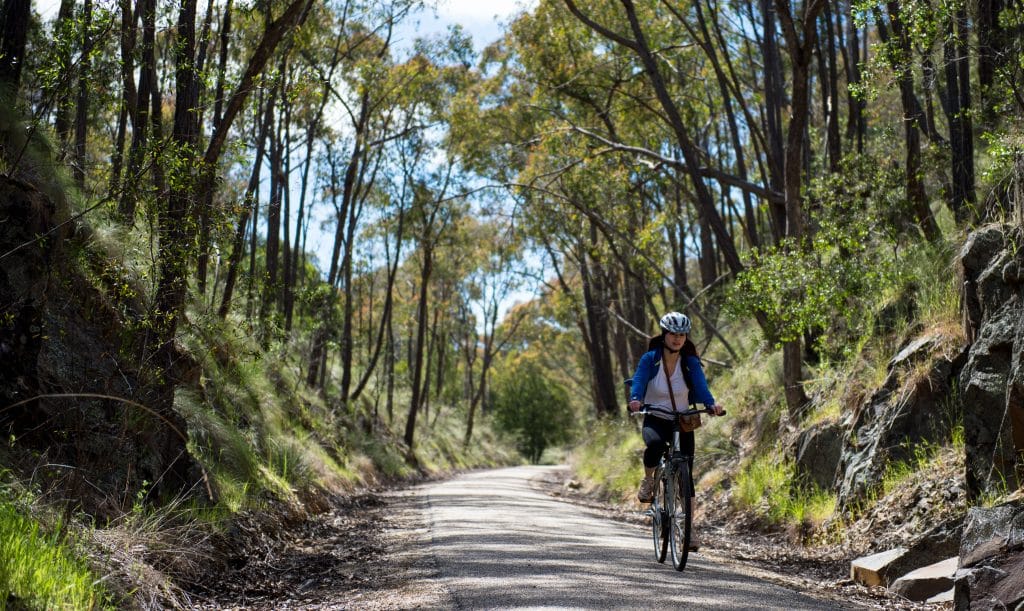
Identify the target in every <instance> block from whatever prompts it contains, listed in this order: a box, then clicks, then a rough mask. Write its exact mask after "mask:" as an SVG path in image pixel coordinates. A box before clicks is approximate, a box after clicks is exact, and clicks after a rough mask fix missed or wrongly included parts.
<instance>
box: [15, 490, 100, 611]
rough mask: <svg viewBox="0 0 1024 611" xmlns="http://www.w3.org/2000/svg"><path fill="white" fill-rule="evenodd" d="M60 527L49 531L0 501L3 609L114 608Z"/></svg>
mask: <svg viewBox="0 0 1024 611" xmlns="http://www.w3.org/2000/svg"><path fill="white" fill-rule="evenodd" d="M60 532H61V528H60V527H59V525H58V526H57V528H55V529H54V531H53V532H48V531H47V530H46V529H44V528H43V527H42V526H41V525H40V524H39V523H38V522H36V521H35V520H34V519H32V518H30V517H28V515H26V513H24V512H23V510H22V509H21V508H20V507H18V506H17V505H16V504H15V503H12V502H10V501H8V500H0V607H4V606H6V605H11V604H13V605H14V606H15V607H16V608H33V609H96V608H113V605H112V604H111V601H110V599H109V596H108V594H107V593H106V591H105V590H104V588H103V586H102V585H101V584H100V582H99V581H98V580H97V579H96V578H95V576H94V575H93V574H92V572H91V571H90V570H89V568H88V566H87V565H86V563H85V562H84V561H83V560H81V559H79V558H78V557H76V555H75V554H74V552H73V551H72V549H71V546H69V544H68V540H67V538H66V537H65V536H64V535H62V534H60Z"/></svg>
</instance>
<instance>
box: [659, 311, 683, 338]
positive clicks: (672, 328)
mask: <svg viewBox="0 0 1024 611" xmlns="http://www.w3.org/2000/svg"><path fill="white" fill-rule="evenodd" d="M658 324H659V325H660V326H661V328H662V330H664V331H668V332H669V333H689V332H690V319H689V318H688V317H687V316H686V314H680V313H679V312H669V313H668V314H666V315H664V316H662V317H661V320H659V321H658Z"/></svg>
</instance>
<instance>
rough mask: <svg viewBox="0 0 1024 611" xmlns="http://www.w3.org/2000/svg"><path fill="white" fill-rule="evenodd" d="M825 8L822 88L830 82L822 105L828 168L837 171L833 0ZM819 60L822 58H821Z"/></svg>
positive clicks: (838, 144) (839, 147)
mask: <svg viewBox="0 0 1024 611" xmlns="http://www.w3.org/2000/svg"><path fill="white" fill-rule="evenodd" d="M824 3H825V9H824V12H823V13H822V17H823V18H824V23H823V26H824V27H823V29H822V31H823V32H825V33H826V36H825V38H824V40H823V41H822V42H823V43H824V45H825V51H826V54H825V59H826V62H825V63H826V65H827V70H826V75H825V78H823V79H822V89H825V84H826V83H827V84H828V88H827V91H828V94H827V95H826V96H825V103H824V105H823V107H822V110H823V112H824V113H825V134H826V141H827V144H826V147H825V149H826V151H828V169H829V171H830V172H832V173H835V172H838V171H839V161H840V159H842V157H843V150H842V141H841V140H840V138H839V70H838V68H837V66H836V38H835V34H834V32H835V30H834V29H833V24H832V9H831V3H832V0H824ZM819 61H821V60H820V58H819Z"/></svg>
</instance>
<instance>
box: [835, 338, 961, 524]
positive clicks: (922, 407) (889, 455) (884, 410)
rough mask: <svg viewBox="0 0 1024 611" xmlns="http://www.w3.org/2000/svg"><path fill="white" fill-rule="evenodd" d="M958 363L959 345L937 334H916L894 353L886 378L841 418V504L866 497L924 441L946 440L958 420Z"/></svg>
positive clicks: (845, 504) (911, 456) (911, 455)
mask: <svg viewBox="0 0 1024 611" xmlns="http://www.w3.org/2000/svg"><path fill="white" fill-rule="evenodd" d="M962 362H963V356H962V354H961V353H960V348H959V346H955V345H954V343H953V342H951V341H950V339H949V338H946V337H944V336H942V335H941V334H935V335H928V336H924V337H921V338H918V339H916V340H914V341H912V342H910V343H908V344H907V345H906V346H904V347H903V349H902V350H900V353H899V354H898V355H896V357H895V358H893V360H892V361H891V362H890V363H889V373H888V375H887V376H886V379H885V383H884V384H883V385H882V387H881V388H879V389H878V390H877V391H875V393H874V394H873V395H872V396H871V397H869V398H868V400H867V401H866V402H865V403H864V404H863V405H862V406H861V407H860V409H859V410H858V411H857V412H856V413H855V414H853V415H851V417H850V418H849V419H848V421H847V422H846V423H845V424H846V426H847V427H848V429H849V430H850V434H849V437H848V439H847V445H846V447H845V448H844V449H843V453H842V457H841V459H840V474H841V477H840V481H839V502H840V504H841V505H842V506H848V505H850V504H851V503H855V502H857V501H859V500H861V499H862V498H864V496H865V494H866V493H867V492H868V491H869V490H871V489H872V488H873V487H874V486H876V485H877V484H878V483H879V482H881V480H882V477H883V475H884V474H885V469H886V466H887V465H889V464H890V463H891V462H894V461H905V460H909V459H911V458H913V457H914V451H915V449H916V448H917V447H918V446H919V445H920V444H922V443H924V442H941V441H945V440H948V439H949V437H950V432H951V430H952V426H953V424H954V422H955V420H956V418H955V413H954V410H955V406H954V405H953V402H952V401H950V396H951V394H952V381H953V379H954V377H955V372H956V371H958V370H959V367H960V365H961V363H962Z"/></svg>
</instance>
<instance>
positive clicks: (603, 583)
mask: <svg viewBox="0 0 1024 611" xmlns="http://www.w3.org/2000/svg"><path fill="white" fill-rule="evenodd" d="M555 468H556V467H515V468H509V469H501V470H495V471H486V472H474V473H469V474H466V475H463V476H460V477H458V478H455V479H453V480H449V481H445V482H439V483H434V484H428V485H425V486H423V487H422V489H421V490H419V491H418V494H417V496H420V498H421V499H423V500H424V501H425V505H426V508H427V509H426V511H427V514H428V515H427V518H428V524H429V534H428V539H429V553H430V554H431V555H432V556H433V560H434V565H435V567H436V570H437V575H436V578H437V579H438V580H440V582H441V583H442V584H443V585H444V587H445V589H446V590H447V591H448V594H449V596H450V601H452V602H451V604H453V605H454V606H455V607H456V608H460V609H511V608H516V609H522V608H531V609H566V608H577V609H580V608H582V609H598V608H604V609H607V608H625V607H631V608H639V609H684V608H685V609H730V610H733V609H836V608H840V607H839V605H838V604H837V603H836V601H834V600H820V599H815V598H811V597H809V596H807V595H805V594H801V593H798V592H794V591H792V590H788V589H786V588H783V587H781V586H778V585H775V584H773V583H769V582H766V581H762V580H759V579H757V578H755V577H751V576H749V575H746V574H742V573H740V572H736V571H735V570H732V569H730V568H729V567H728V566H726V565H722V564H718V563H715V562H712V561H710V560H708V559H706V558H704V557H703V556H702V555H701V554H699V553H698V554H695V555H693V554H691V556H690V560H689V562H688V563H687V566H686V570H685V571H684V572H682V573H678V572H676V571H675V570H674V569H673V568H672V565H671V560H667V561H666V564H658V563H656V562H655V561H654V553H653V546H652V544H651V540H650V534H649V533H650V531H649V529H640V528H639V527H637V526H633V525H630V524H624V523H621V522H616V521H612V520H608V519H607V518H604V517H602V516H600V515H598V514H597V513H595V512H592V511H589V510H587V509H584V508H581V507H579V506H577V505H573V504H570V503H568V502H566V501H562V500H559V499H558V498H555V497H552V496H549V495H547V494H545V493H544V492H542V491H540V490H539V489H538V488H537V487H536V486H532V485H531V484H530V481H531V479H535V478H540V477H544V476H545V475H547V474H549V473H550V471H551V470H552V469H555ZM849 608H853V607H849Z"/></svg>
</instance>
